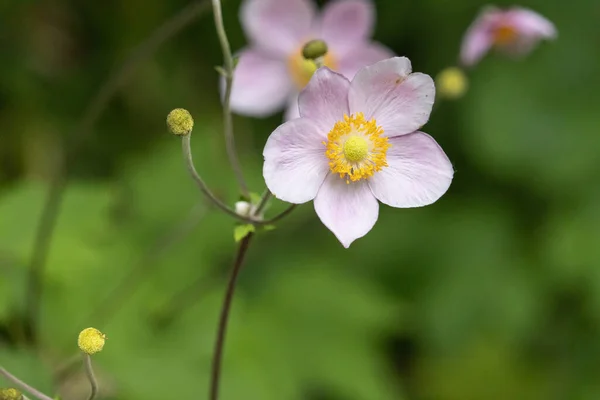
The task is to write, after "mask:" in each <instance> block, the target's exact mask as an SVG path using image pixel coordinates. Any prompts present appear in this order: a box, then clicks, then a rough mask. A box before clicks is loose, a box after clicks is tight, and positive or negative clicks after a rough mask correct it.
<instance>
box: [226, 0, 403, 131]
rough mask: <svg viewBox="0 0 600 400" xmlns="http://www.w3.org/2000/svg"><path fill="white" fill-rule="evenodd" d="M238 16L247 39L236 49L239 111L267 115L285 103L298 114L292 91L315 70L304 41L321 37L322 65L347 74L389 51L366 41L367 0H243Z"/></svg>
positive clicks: (370, 14)
mask: <svg viewBox="0 0 600 400" xmlns="http://www.w3.org/2000/svg"><path fill="white" fill-rule="evenodd" d="M240 19H241V22H242V25H243V28H244V31H245V32H246V35H247V37H248V39H249V42H250V44H249V46H248V47H247V48H245V49H244V50H242V51H241V52H240V54H239V63H238V65H237V67H236V71H235V77H234V84H233V91H232V97H231V107H232V109H233V111H235V112H237V113H239V114H243V115H249V116H267V115H270V114H273V113H275V112H277V111H279V110H281V109H283V108H284V107H285V105H286V104H287V105H288V108H287V111H286V119H291V118H295V117H297V116H298V92H299V91H300V90H301V89H302V88H303V87H304V86H305V85H306V84H307V83H308V81H309V80H310V77H311V76H312V74H313V73H314V72H315V70H316V68H315V65H314V63H312V62H311V61H306V60H304V58H303V57H302V48H303V46H304V44H306V43H307V42H308V41H310V40H313V39H321V40H323V41H325V42H326V43H327V45H328V47H329V52H328V53H327V55H326V57H325V60H324V61H325V65H326V66H327V67H329V68H331V69H333V70H336V71H338V72H339V73H341V74H343V75H344V76H346V77H348V78H352V77H353V76H354V74H355V73H356V72H357V71H358V70H359V69H360V68H361V67H364V66H366V65H370V64H373V63H375V62H377V61H380V60H383V59H385V58H389V57H391V56H392V55H393V53H392V52H391V51H390V50H389V49H387V48H385V47H384V46H382V45H380V44H378V43H374V42H371V41H370V40H369V38H370V36H371V33H372V30H373V25H374V22H375V10H374V7H373V4H372V3H371V2H370V1H369V0H336V1H331V2H329V3H328V4H327V6H325V8H324V9H323V11H322V12H321V13H318V12H317V8H316V5H315V4H314V3H313V2H312V1H310V0H245V2H244V4H243V5H242V8H241V12H240Z"/></svg>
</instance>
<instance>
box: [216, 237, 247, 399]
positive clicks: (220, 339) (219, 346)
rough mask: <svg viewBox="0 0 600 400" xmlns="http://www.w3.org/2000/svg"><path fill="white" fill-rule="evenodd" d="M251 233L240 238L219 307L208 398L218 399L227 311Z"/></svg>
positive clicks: (227, 320)
mask: <svg viewBox="0 0 600 400" xmlns="http://www.w3.org/2000/svg"><path fill="white" fill-rule="evenodd" d="M252 237H253V234H252V233H250V234H248V236H246V237H245V238H243V239H242V241H241V242H240V247H239V249H238V252H237V256H236V258H235V263H234V265H233V270H232V271H231V275H230V277H229V283H228V284H227V290H226V291H225V298H224V299H223V306H222V308H221V316H220V318H219V327H218V329H217V339H216V342H215V347H214V353H213V362H212V372H211V380H210V392H209V399H210V400H218V398H219V381H220V378H221V364H222V361H223V348H224V345H225V336H226V334H227V323H228V322H229V312H230V311H231V303H232V300H233V295H234V293H235V287H236V283H237V279H238V276H239V273H240V271H241V269H242V265H243V263H244V259H245V257H246V253H247V251H248V246H249V245H250V241H251V240H252Z"/></svg>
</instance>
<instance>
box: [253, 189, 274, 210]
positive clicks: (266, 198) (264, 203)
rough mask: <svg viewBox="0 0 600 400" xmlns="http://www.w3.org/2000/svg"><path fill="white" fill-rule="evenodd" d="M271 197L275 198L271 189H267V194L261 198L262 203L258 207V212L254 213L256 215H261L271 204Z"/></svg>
mask: <svg viewBox="0 0 600 400" xmlns="http://www.w3.org/2000/svg"><path fill="white" fill-rule="evenodd" d="M271 197H273V194H272V193H271V191H270V190H269V189H265V192H264V193H263V195H262V196H261V198H260V202H259V203H258V204H257V205H256V210H255V211H254V214H256V215H260V214H261V213H262V212H263V210H264V209H265V207H266V206H267V204H268V203H269V200H271Z"/></svg>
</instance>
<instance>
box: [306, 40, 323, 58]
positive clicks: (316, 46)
mask: <svg viewBox="0 0 600 400" xmlns="http://www.w3.org/2000/svg"><path fill="white" fill-rule="evenodd" d="M327 50H328V49H327V43H325V42H324V41H322V40H318V39H316V40H311V41H310V42H308V43H306V44H305V45H304V47H303V48H302V57H304V58H305V59H307V60H318V59H320V58H322V57H325V55H326V54H327Z"/></svg>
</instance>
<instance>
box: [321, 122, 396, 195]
mask: <svg viewBox="0 0 600 400" xmlns="http://www.w3.org/2000/svg"><path fill="white" fill-rule="evenodd" d="M323 144H324V145H325V146H326V150H325V155H326V156H327V158H329V168H330V170H331V172H333V173H334V174H338V175H339V176H340V178H342V179H346V183H350V181H352V182H356V181H359V180H361V179H367V178H369V177H371V176H373V174H374V173H375V172H378V171H381V169H382V168H384V167H387V166H388V164H387V159H386V154H387V150H388V148H390V146H391V145H390V144H389V143H388V138H387V137H383V129H382V128H381V127H380V126H378V125H377V122H376V121H375V120H374V119H371V120H369V121H367V120H365V116H364V114H363V113H356V114H352V115H350V116H348V115H344V119H343V120H341V121H338V122H336V123H335V125H334V126H333V129H331V131H330V132H329V133H328V134H327V142H323Z"/></svg>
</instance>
